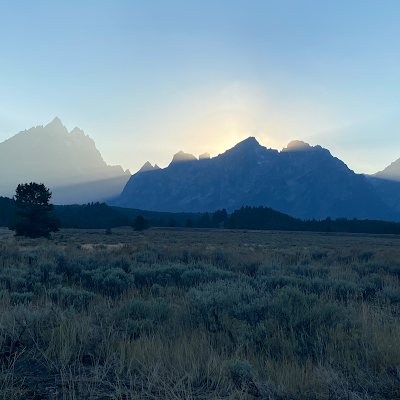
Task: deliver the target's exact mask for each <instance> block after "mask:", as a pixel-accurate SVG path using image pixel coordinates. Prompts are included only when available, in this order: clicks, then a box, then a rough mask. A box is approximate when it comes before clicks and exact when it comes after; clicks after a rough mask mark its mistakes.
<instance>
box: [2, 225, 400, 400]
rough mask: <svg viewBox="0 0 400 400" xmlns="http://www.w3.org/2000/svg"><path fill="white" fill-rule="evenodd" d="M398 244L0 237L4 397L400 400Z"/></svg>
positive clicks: (364, 239) (151, 234) (122, 232)
mask: <svg viewBox="0 0 400 400" xmlns="http://www.w3.org/2000/svg"><path fill="white" fill-rule="evenodd" d="M399 240H400V238H399V237H397V236H379V235H361V234H334V233H305V232H286V233H284V232H271V231H243V230H226V229H225V230H222V229H220V230H217V229H213V230H211V229H210V230H207V229H184V228H151V229H149V230H147V231H145V232H144V233H137V232H134V231H133V230H132V229H131V228H126V229H123V228H121V229H113V230H112V234H111V235H110V234H108V235H106V234H105V232H104V230H90V231H89V230H88V231H83V230H61V231H60V232H58V233H56V234H54V235H53V240H51V241H48V240H46V239H24V238H14V237H13V236H12V235H4V236H1V237H0V315H1V318H0V362H1V369H2V373H1V375H0V398H4V399H19V398H21V399H253V398H264V399H354V400H355V399H395V398H399V397H400V321H399V316H400V287H399V277H400V262H399V260H400V248H399Z"/></svg>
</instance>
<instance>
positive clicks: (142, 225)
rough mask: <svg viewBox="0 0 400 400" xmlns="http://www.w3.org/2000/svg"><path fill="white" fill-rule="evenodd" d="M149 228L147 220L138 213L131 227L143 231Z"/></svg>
mask: <svg viewBox="0 0 400 400" xmlns="http://www.w3.org/2000/svg"><path fill="white" fill-rule="evenodd" d="M148 228H149V222H148V221H147V219H144V217H143V215H138V216H137V217H136V219H135V222H134V223H133V229H134V230H135V231H144V230H145V229H148Z"/></svg>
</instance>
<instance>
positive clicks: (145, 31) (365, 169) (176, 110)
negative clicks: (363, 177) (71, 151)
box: [0, 0, 400, 173]
mask: <svg viewBox="0 0 400 400" xmlns="http://www.w3.org/2000/svg"><path fill="white" fill-rule="evenodd" d="M399 20H400V2H399V1H397V0H393V1H390V0H385V1H376V0H375V1H369V0H362V1H358V0H352V1H341V0H335V1H320V0H318V1H308V0H296V1H295V0H292V1H285V0H279V1H278V0H276V1H275V0H274V1H269V0H262V1H251V0H248V1H244V0H229V1H225V0H213V1H208V0H201V1H200V0H197V1H194V0H185V1H176V0H168V1H165V0H162V1H157V0H154V1H153V0H143V1H118V0H114V1H112V2H111V1H102V0H96V1H85V0H80V1H74V0H70V1H68V2H67V1H58V0H52V1H40V0H37V1H36V0H35V1H32V0H29V1H23V0H13V1H8V0H2V1H1V2H0V142H2V141H4V140H6V139H8V138H10V137H11V136H13V135H15V134H16V133H18V132H19V131H21V130H24V129H29V128H30V127H32V126H37V125H46V124H47V123H49V122H50V121H51V120H52V119H53V118H54V117H55V116H58V117H59V118H60V119H61V120H62V122H63V124H64V125H66V127H67V128H68V129H69V130H72V129H73V128H74V127H75V126H78V127H79V128H81V129H83V130H84V132H85V133H86V134H88V135H89V136H90V137H92V138H93V139H94V141H95V142H96V146H97V148H98V149H99V150H100V152H101V154H102V156H103V158H104V160H105V161H106V162H107V163H108V164H111V165H116V164H120V165H122V166H123V168H124V169H126V168H129V169H130V171H131V172H132V173H134V172H136V171H137V170H138V169H139V168H140V167H141V166H142V165H143V164H144V163H145V162H146V161H150V162H151V163H152V164H155V163H156V164H158V165H159V166H160V167H165V166H167V165H168V164H169V162H170V161H171V159H172V156H173V154H175V153H177V152H178V151H179V150H183V151H185V152H189V153H192V154H194V155H195V156H198V155H199V154H202V153H204V152H206V151H207V152H209V153H211V156H216V155H218V154H219V153H222V152H224V151H225V150H226V149H228V148H230V147H232V146H234V145H235V144H236V143H237V142H239V141H241V140H243V139H245V138H247V137H249V136H255V137H256V138H257V140H258V141H259V143H260V144H262V145H263V146H266V147H268V148H276V149H278V150H281V149H282V148H283V147H285V146H286V145H287V143H288V142H289V141H291V140H296V139H298V140H304V141H306V142H308V143H310V144H311V145H317V144H319V145H321V146H323V147H325V148H328V149H329V150H330V151H331V153H332V154H333V155H334V156H336V157H338V158H340V159H342V160H343V161H344V162H345V163H346V164H347V165H348V166H349V168H351V169H353V170H354V171H355V172H357V173H374V172H377V171H379V170H382V169H383V168H384V167H386V166H387V165H389V164H390V163H391V162H393V161H395V160H396V159H398V158H399V157H400V112H399V111H400V110H399V108H400V79H399V75H400V40H399V38H400V24H399V23H398V21H399Z"/></svg>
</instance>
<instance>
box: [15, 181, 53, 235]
mask: <svg viewBox="0 0 400 400" xmlns="http://www.w3.org/2000/svg"><path fill="white" fill-rule="evenodd" d="M15 193H16V194H15V197H14V199H15V205H16V206H17V210H16V211H15V215H14V221H13V223H12V224H11V229H12V230H14V231H15V234H16V236H26V237H31V238H36V237H41V236H42V237H45V238H49V237H50V233H51V232H56V231H58V227H59V226H60V221H59V220H58V219H57V218H56V217H55V216H54V215H49V212H50V211H52V210H53V204H50V203H49V201H50V198H51V192H50V190H49V189H48V188H46V186H44V184H43V183H40V184H39V183H35V182H31V183H24V184H20V185H18V187H17V189H16V191H15Z"/></svg>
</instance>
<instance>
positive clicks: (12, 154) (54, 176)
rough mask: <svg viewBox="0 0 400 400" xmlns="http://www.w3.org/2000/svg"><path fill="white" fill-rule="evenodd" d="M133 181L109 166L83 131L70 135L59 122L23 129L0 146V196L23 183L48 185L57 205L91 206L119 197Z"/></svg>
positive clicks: (7, 193) (126, 174)
mask: <svg viewBox="0 0 400 400" xmlns="http://www.w3.org/2000/svg"><path fill="white" fill-rule="evenodd" d="M129 177H130V173H129V171H125V172H124V171H123V169H122V167H121V166H119V165H118V166H109V165H107V164H106V163H105V161H104V160H103V158H102V157H101V154H100V152H99V151H98V150H97V148H96V145H95V143H94V141H93V140H92V139H91V138H90V137H89V136H88V135H85V134H84V132H83V131H82V130H80V129H79V128H75V129H73V130H72V131H71V132H68V130H67V128H66V127H65V126H63V125H62V123H61V121H60V119H58V118H55V119H54V120H53V121H52V122H51V123H49V124H48V125H46V126H44V127H43V126H41V125H40V126H37V127H35V128H31V129H29V130H25V131H22V132H20V133H18V134H17V135H15V136H13V137H12V138H10V139H8V140H6V141H4V142H2V143H0V195H3V196H12V195H13V194H15V188H16V186H17V185H18V184H19V183H25V182H31V181H36V182H40V183H44V184H45V185H46V186H48V187H50V189H51V190H52V192H53V198H52V201H53V202H54V203H56V204H71V203H87V202H91V201H98V200H105V199H110V198H113V197H115V196H118V195H119V194H120V193H121V191H122V189H123V187H124V185H125V183H126V182H127V181H128V179H129Z"/></svg>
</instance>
